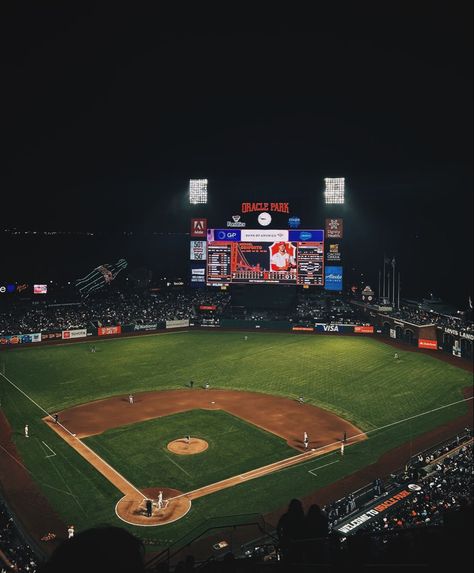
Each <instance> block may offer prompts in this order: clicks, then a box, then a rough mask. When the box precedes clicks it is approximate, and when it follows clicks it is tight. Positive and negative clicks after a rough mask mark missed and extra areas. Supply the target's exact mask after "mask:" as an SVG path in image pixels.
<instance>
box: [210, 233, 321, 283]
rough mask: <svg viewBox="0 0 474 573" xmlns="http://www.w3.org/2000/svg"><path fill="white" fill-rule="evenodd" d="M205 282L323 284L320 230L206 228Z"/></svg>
mask: <svg viewBox="0 0 474 573" xmlns="http://www.w3.org/2000/svg"><path fill="white" fill-rule="evenodd" d="M206 283H207V284H208V285H209V286H219V285H228V284H238V283H240V284H246V283H277V284H289V285H308V286H322V285H324V231H322V230H297V231H293V230H284V229H276V230H267V229H265V230H262V229H255V230H252V229H245V230H235V229H232V230H229V229H208V231H207V261H206Z"/></svg>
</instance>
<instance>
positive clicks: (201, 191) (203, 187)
mask: <svg viewBox="0 0 474 573" xmlns="http://www.w3.org/2000/svg"><path fill="white" fill-rule="evenodd" d="M189 202H190V203H191V205H198V204H205V203H207V179H190V180H189Z"/></svg>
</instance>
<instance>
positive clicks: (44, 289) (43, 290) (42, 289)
mask: <svg viewBox="0 0 474 573" xmlns="http://www.w3.org/2000/svg"><path fill="white" fill-rule="evenodd" d="M47 293H48V285H33V294H47Z"/></svg>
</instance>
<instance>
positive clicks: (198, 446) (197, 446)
mask: <svg viewBox="0 0 474 573" xmlns="http://www.w3.org/2000/svg"><path fill="white" fill-rule="evenodd" d="M208 447H209V444H208V443H207V442H206V440H201V439H200V438H191V439H190V440H189V443H188V442H187V441H186V440H185V438H181V439H180V440H174V441H173V442H170V443H169V444H168V446H167V448H168V450H169V451H170V452H173V454H180V455H182V456H187V455H191V454H200V453H201V452H204V451H205V450H207V448H208Z"/></svg>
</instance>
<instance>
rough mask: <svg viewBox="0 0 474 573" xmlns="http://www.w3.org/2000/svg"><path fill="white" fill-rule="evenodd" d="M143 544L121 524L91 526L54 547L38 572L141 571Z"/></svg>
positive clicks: (94, 572) (139, 572)
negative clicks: (116, 525)
mask: <svg viewBox="0 0 474 573" xmlns="http://www.w3.org/2000/svg"><path fill="white" fill-rule="evenodd" d="M144 553H145V551H144V547H143V543H142V542H141V541H140V540H139V539H138V538H136V537H135V536H134V535H132V534H131V533H129V532H128V531H126V530H125V529H122V528H120V527H112V526H102V527H93V528H91V529H86V530H84V531H81V532H80V533H77V534H76V535H75V536H74V537H72V538H71V539H67V540H66V541H64V542H63V543H62V544H61V545H60V546H59V547H57V548H56V549H55V551H54V552H53V554H52V555H51V557H50V558H49V560H48V561H47V563H45V564H44V565H43V566H42V568H41V569H40V571H39V573H66V572H67V573H79V572H81V573H85V572H87V573H99V572H100V573H106V572H108V571H110V572H113V573H143V572H144V571H145V564H144Z"/></svg>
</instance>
